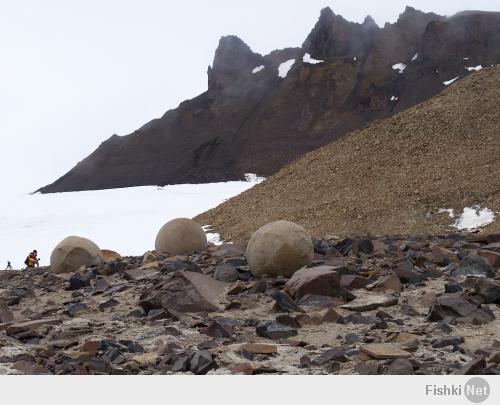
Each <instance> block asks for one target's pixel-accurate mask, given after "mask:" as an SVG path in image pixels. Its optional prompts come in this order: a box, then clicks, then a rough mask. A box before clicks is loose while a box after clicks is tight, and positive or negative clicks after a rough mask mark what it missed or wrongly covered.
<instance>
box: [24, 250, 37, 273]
mask: <svg viewBox="0 0 500 405" xmlns="http://www.w3.org/2000/svg"><path fill="white" fill-rule="evenodd" d="M37 255H38V252H37V251H36V250H33V252H31V253H30V254H29V255H28V257H27V258H26V260H25V261H24V264H25V265H26V270H28V269H34V268H35V267H38V260H39V259H38V257H37Z"/></svg>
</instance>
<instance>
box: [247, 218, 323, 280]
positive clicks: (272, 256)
mask: <svg viewBox="0 0 500 405" xmlns="http://www.w3.org/2000/svg"><path fill="white" fill-rule="evenodd" d="M245 255H246V257H247V260H248V264H249V266H250V270H251V271H252V273H253V274H254V275H255V276H262V275H264V274H268V275H271V276H279V275H281V276H285V277H290V276H291V275H292V274H293V273H294V272H295V271H296V270H298V269H300V268H301V267H303V266H307V265H310V264H311V262H312V260H313V256H314V249H313V244H312V241H311V237H310V236H309V234H308V233H307V232H306V231H305V229H304V228H302V227H301V226H299V225H297V224H294V223H293V222H289V221H276V222H271V223H269V224H267V225H264V226H263V227H262V228H260V229H259V230H257V231H256V232H255V233H254V234H253V235H252V237H251V238H250V241H249V242H248V246H247V251H246V254H245Z"/></svg>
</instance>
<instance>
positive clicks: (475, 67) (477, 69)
mask: <svg viewBox="0 0 500 405" xmlns="http://www.w3.org/2000/svg"><path fill="white" fill-rule="evenodd" d="M482 68H483V67H482V66H481V65H477V66H469V67H466V69H467V70H468V71H469V72H472V71H475V72H479V71H480V70H481V69H482Z"/></svg>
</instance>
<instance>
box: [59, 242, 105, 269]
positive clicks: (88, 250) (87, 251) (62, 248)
mask: <svg viewBox="0 0 500 405" xmlns="http://www.w3.org/2000/svg"><path fill="white" fill-rule="evenodd" d="M102 262H103V256H102V253H101V250H100V249H99V246H97V245H96V244H95V243H94V242H92V241H91V240H89V239H86V238H82V237H79V236H68V237H67V238H66V239H64V240H62V241H61V242H60V243H59V244H58V245H57V246H56V247H55V248H54V250H53V252H52V254H51V255H50V270H51V271H52V273H71V272H75V271H77V270H78V269H79V268H80V267H82V266H90V265H93V264H95V265H97V264H101V263H102Z"/></svg>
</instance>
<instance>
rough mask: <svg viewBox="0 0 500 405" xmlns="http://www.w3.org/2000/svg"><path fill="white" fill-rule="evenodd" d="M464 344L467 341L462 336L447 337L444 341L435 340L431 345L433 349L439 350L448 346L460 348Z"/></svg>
mask: <svg viewBox="0 0 500 405" xmlns="http://www.w3.org/2000/svg"><path fill="white" fill-rule="evenodd" d="M464 342H465V339H464V338H463V337H462V336H447V337H445V338H443V339H434V340H433V341H432V342H431V344H432V347H433V348H435V349H438V348H440V347H446V346H455V347H456V346H460V345H461V344H462V343H464Z"/></svg>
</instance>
